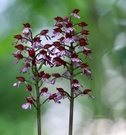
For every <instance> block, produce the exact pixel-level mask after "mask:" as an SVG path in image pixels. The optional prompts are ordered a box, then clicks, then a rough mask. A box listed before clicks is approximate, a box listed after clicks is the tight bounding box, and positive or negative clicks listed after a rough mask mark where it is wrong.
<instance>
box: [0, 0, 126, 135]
mask: <svg viewBox="0 0 126 135" xmlns="http://www.w3.org/2000/svg"><path fill="white" fill-rule="evenodd" d="M125 5H126V1H125V0H17V1H16V0H0V135H36V117H35V113H36V112H35V110H34V109H33V110H32V111H30V110H26V111H24V110H22V109H21V105H22V104H23V103H24V102H25V100H24V98H25V97H26V96H27V93H26V92H25V87H24V86H23V85H21V87H20V88H18V89H17V88H14V87H12V85H13V83H14V82H15V81H16V79H15V77H16V76H17V75H19V72H18V68H19V66H20V65H16V66H15V65H14V64H13V62H14V61H15V59H14V58H13V57H12V52H13V51H15V50H14V48H13V46H12V42H13V41H14V38H13V36H14V35H15V34H17V33H21V31H22V28H23V27H22V24H23V23H26V22H29V23H30V24H31V26H32V29H33V32H37V31H38V30H41V29H43V28H48V27H51V26H52V24H53V23H54V20H53V18H54V17H56V16H62V17H64V16H67V15H69V14H70V13H71V11H72V10H73V9H75V8H78V9H80V10H81V11H80V12H79V15H80V16H81V20H83V21H85V22H86V23H88V27H87V29H88V30H89V31H90V35H89V37H90V43H89V45H90V48H91V49H92V51H93V54H92V58H93V61H89V65H90V69H91V70H92V76H93V80H92V81H90V80H88V79H87V78H85V77H84V78H83V77H82V76H80V80H81V83H85V87H89V88H91V89H92V94H93V95H94V96H95V97H96V98H95V99H94V100H92V99H89V98H87V97H86V96H85V97H79V98H78V99H77V101H76V103H75V120H74V124H75V126H74V130H75V134H77V135H125V134H126V83H125V81H126V7H125ZM68 104H69V103H68V101H63V103H62V104H61V105H56V104H54V103H48V104H46V105H44V106H43V107H42V120H43V126H42V128H43V132H44V133H45V135H53V134H55V135H58V134H60V135H66V134H67V126H68V121H67V119H68V106H69V105H68ZM60 109H61V110H62V111H61V110H60ZM44 125H46V126H44ZM88 129H89V130H88ZM103 131H104V132H103Z"/></svg>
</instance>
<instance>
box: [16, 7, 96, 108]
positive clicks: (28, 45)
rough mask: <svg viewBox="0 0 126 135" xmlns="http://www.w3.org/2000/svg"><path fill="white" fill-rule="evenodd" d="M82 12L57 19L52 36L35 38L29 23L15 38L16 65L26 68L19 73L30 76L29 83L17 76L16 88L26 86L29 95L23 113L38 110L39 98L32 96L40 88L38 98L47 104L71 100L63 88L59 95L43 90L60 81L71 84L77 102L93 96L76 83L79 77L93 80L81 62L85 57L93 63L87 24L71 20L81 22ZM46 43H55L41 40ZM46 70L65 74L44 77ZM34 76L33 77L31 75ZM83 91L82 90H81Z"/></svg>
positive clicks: (74, 11) (43, 35)
mask: <svg viewBox="0 0 126 135" xmlns="http://www.w3.org/2000/svg"><path fill="white" fill-rule="evenodd" d="M78 12H79V10H78V9H74V10H73V11H72V13H71V14H70V16H66V17H65V18H62V17H59V16H57V17H55V18H54V20H55V21H56V22H55V24H54V29H53V34H52V35H51V36H50V35H49V30H48V29H44V30H41V31H40V32H39V33H38V34H37V35H35V36H33V34H32V29H31V26H30V24H29V23H26V24H23V25H24V29H23V31H22V34H17V35H15V36H14V38H15V39H16V40H15V41H14V42H13V45H14V47H15V48H16V49H17V51H16V52H14V53H13V56H14V57H15V58H16V61H15V62H14V64H17V63H18V62H19V61H23V67H22V68H20V69H19V71H20V72H21V73H23V74H25V73H28V74H29V80H27V79H26V78H25V77H24V76H17V77H16V78H17V80H18V82H15V83H14V84H13V86H16V87H19V86H20V84H21V83H25V85H26V91H27V92H30V96H29V97H27V98H26V103H25V104H23V105H22V108H23V109H27V108H31V107H32V105H34V106H35V107H36V98H35V97H34V96H32V94H31V92H32V90H33V87H35V88H37V90H38V92H37V93H38V95H37V97H38V96H39V98H40V97H41V96H44V97H46V101H50V100H53V101H54V102H55V103H60V102H61V99H64V98H68V99H69V98H71V94H70V93H69V92H68V91H66V90H64V88H61V87H60V88H56V92H55V93H53V94H51V93H50V92H49V90H48V88H47V87H43V83H44V82H46V83H49V84H52V85H54V84H55V82H56V80H57V79H58V78H65V79H68V80H69V81H70V82H71V83H70V85H71V89H72V90H73V91H74V98H76V97H77V96H79V95H84V94H86V95H88V96H89V97H91V98H94V96H92V95H91V94H90V92H91V90H90V89H83V85H82V84H80V83H79V80H78V79H77V76H78V75H86V76H87V77H88V78H89V79H92V76H91V70H90V69H89V65H88V64H87V63H85V62H84V60H82V59H81V56H83V55H85V57H86V58H88V59H90V60H91V59H92V58H91V56H90V54H91V53H92V51H91V50H90V49H89V48H88V41H89V38H88V34H89V31H88V30H86V29H85V27H86V26H87V24H86V23H85V22H79V23H76V24H74V23H73V21H72V18H73V17H74V18H77V19H80V16H79V15H78ZM43 37H44V38H45V39H46V40H51V39H52V38H53V39H55V41H54V42H52V43H51V44H43V43H42V38H43ZM43 66H49V67H50V68H53V67H61V66H62V67H63V68H64V69H65V72H64V73H59V72H58V73H51V74H49V73H45V71H43ZM31 73H32V75H31ZM81 89H82V90H81Z"/></svg>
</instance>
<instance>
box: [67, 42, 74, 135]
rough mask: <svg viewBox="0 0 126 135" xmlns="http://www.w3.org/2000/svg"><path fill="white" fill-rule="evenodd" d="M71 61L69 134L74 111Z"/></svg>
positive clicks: (71, 65) (71, 130) (71, 48)
mask: <svg viewBox="0 0 126 135" xmlns="http://www.w3.org/2000/svg"><path fill="white" fill-rule="evenodd" d="M73 51H74V48H73V44H72V43H71V47H70V52H71V54H72V52H73ZM73 70H74V68H73V62H71V63H70V89H71V91H70V97H71V98H70V112H69V134H68V135H72V134H73V112H74V89H73V88H72V82H73V79H74V78H73V73H74V72H73Z"/></svg>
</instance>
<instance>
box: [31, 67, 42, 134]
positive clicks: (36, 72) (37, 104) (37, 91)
mask: <svg viewBox="0 0 126 135" xmlns="http://www.w3.org/2000/svg"><path fill="white" fill-rule="evenodd" d="M33 74H34V75H35V76H38V70H37V66H36V65H35V67H34V72H33ZM35 88H36V111H37V131H38V135H41V104H40V92H39V80H36V83H35Z"/></svg>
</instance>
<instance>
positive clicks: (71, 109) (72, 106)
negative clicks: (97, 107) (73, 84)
mask: <svg viewBox="0 0 126 135" xmlns="http://www.w3.org/2000/svg"><path fill="white" fill-rule="evenodd" d="M72 91H73V90H72ZM72 93H73V92H72ZM71 96H72V94H71ZM73 110H74V98H73V96H72V97H71V99H70V113H69V135H72V134H73Z"/></svg>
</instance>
